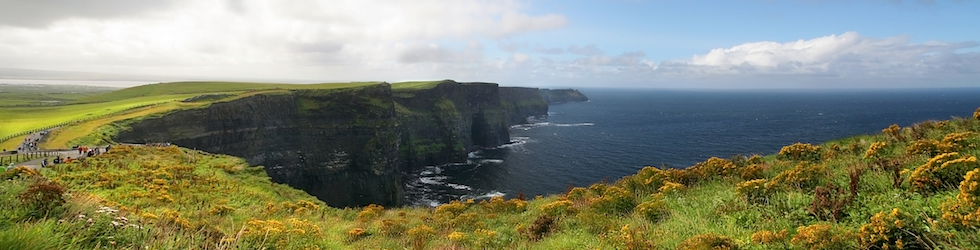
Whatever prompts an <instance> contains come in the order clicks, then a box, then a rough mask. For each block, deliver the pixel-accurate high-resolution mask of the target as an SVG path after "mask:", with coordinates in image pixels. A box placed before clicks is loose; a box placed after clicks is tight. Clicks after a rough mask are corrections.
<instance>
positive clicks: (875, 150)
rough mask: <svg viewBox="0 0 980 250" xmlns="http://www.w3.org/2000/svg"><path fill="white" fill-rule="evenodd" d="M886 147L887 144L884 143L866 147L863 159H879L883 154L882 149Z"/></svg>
mask: <svg viewBox="0 0 980 250" xmlns="http://www.w3.org/2000/svg"><path fill="white" fill-rule="evenodd" d="M887 145H888V143H885V142H875V143H871V146H869V147H868V151H865V152H864V158H865V159H872V160H875V159H881V157H882V153H883V152H882V149H884V148H885V146H887Z"/></svg>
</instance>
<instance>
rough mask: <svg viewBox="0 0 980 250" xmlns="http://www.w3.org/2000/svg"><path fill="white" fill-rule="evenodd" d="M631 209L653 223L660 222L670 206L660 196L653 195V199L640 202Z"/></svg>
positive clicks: (668, 211) (667, 213)
mask: <svg viewBox="0 0 980 250" xmlns="http://www.w3.org/2000/svg"><path fill="white" fill-rule="evenodd" d="M633 211H635V212H636V213H639V214H640V216H643V218H646V219H647V220H649V221H650V222H654V223H656V222H660V221H661V220H663V219H664V218H666V217H667V215H669V214H670V208H669V207H668V206H667V203H666V202H664V201H663V199H662V198H660V197H654V198H653V200H650V201H647V202H643V203H640V205H637V206H636V208H635V209H633Z"/></svg>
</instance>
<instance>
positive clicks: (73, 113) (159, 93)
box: [0, 82, 377, 147]
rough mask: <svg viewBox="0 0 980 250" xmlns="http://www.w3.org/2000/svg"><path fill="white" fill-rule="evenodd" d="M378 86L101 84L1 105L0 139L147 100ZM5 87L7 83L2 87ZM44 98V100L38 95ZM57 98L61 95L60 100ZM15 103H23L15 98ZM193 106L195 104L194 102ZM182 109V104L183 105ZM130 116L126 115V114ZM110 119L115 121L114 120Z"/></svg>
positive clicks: (79, 132) (26, 93) (84, 129)
mask: <svg viewBox="0 0 980 250" xmlns="http://www.w3.org/2000/svg"><path fill="white" fill-rule="evenodd" d="M374 84H377V82H351V83H320V84H277V83H241V82H174V83H159V84H150V85H143V86H137V87H132V88H126V89H122V90H117V91H112V92H108V93H104V92H105V89H103V88H93V89H92V90H89V91H88V92H84V94H73V96H71V98H68V97H65V99H63V100H64V101H66V102H59V104H60V105H42V106H2V105H0V139H3V138H8V137H9V136H12V135H17V134H21V133H25V132H29V131H36V130H40V129H46V128H50V127H52V126H60V125H69V124H74V123H77V122H86V121H91V120H97V119H102V118H106V117H109V116H114V115H117V114H119V113H120V112H122V111H126V110H129V109H132V108H134V107H141V106H146V105H152V104H161V103H168V102H174V101H179V100H184V99H187V98H191V97H195V96H200V95H205V94H221V95H228V96H231V97H227V98H217V99H209V100H206V101H203V103H209V102H211V101H219V100H228V99H234V98H241V97H246V96H251V95H255V94H260V93H270V92H276V91H288V90H300V89H322V90H330V89H340V88H354V87H363V86H370V85H374ZM2 86H7V85H2ZM75 89H82V90H85V89H87V88H82V87H78V88H76V87H69V88H68V90H67V91H75V92H72V93H81V90H75ZM4 91H5V92H0V95H3V94H7V92H9V94H11V95H18V96H23V98H26V99H29V100H32V102H37V100H42V99H39V98H43V97H39V96H32V95H31V93H34V94H37V93H41V94H43V95H52V94H50V93H49V92H51V91H55V90H54V89H52V88H42V89H30V88H28V89H23V88H11V89H10V90H4ZM43 100H47V99H43ZM59 100H61V99H59ZM16 103H22V102H20V101H18V102H16ZM194 107H199V105H198V106H194ZM185 108H187V107H185ZM170 110H172V109H167V110H161V111H160V112H166V111H170ZM128 118H131V117H127V119H128ZM104 120H105V119H103V121H97V122H96V123H90V124H81V125H79V126H77V127H76V128H74V129H73V130H75V131H76V133H68V132H63V133H61V135H62V136H65V137H69V138H68V139H58V140H56V141H55V142H54V143H53V144H51V145H49V146H53V147H62V146H64V145H66V144H67V143H69V141H71V140H73V139H76V138H80V137H83V136H86V135H87V134H88V133H89V132H91V131H92V130H93V129H95V127H99V126H104V125H105V124H107V123H106V122H104ZM109 120H112V121H115V120H119V119H112V118H111V117H110V118H109ZM11 140H12V139H10V140H6V141H4V142H0V143H4V144H3V145H7V144H15V143H17V142H12V141H11Z"/></svg>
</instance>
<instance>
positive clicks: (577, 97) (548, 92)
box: [539, 89, 589, 104]
mask: <svg viewBox="0 0 980 250" xmlns="http://www.w3.org/2000/svg"><path fill="white" fill-rule="evenodd" d="M539 91H540V94H541V98H542V99H544V101H545V102H547V103H548V104H558V103H566V102H585V101H589V98H587V97H585V95H583V94H582V93H581V92H578V90H574V89H540V90H539Z"/></svg>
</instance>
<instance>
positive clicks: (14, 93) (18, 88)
mask: <svg viewBox="0 0 980 250" xmlns="http://www.w3.org/2000/svg"><path fill="white" fill-rule="evenodd" d="M114 90H117V89H116V88H106V87H91V86H76V85H21V84H0V100H2V101H0V107H16V106H22V107H23V106H54V105H63V104H66V103H70V102H72V101H75V100H78V99H82V98H85V97H90V96H95V95H99V94H102V93H107V92H112V91H114Z"/></svg>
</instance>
